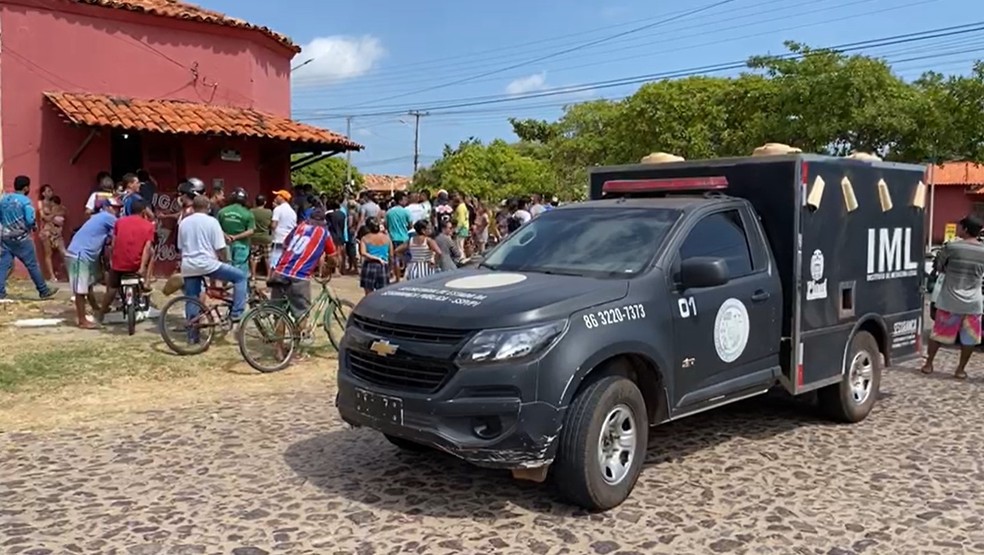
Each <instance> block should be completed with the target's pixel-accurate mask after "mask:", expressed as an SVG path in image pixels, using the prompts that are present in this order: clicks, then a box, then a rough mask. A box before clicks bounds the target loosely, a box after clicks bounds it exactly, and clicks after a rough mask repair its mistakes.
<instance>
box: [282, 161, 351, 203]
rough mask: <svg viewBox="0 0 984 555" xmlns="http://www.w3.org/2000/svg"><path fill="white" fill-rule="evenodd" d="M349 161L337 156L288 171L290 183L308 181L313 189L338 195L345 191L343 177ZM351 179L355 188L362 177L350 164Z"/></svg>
mask: <svg viewBox="0 0 984 555" xmlns="http://www.w3.org/2000/svg"><path fill="white" fill-rule="evenodd" d="M348 167H349V163H348V162H347V161H346V160H345V159H344V158H340V157H338V156H332V157H330V158H325V159H324V160H319V161H318V162H315V163H314V164H311V165H310V166H305V167H303V168H301V169H299V170H295V171H292V172H290V179H291V183H294V184H302V183H309V184H311V185H313V186H314V188H315V190H317V191H319V192H322V193H326V194H328V195H330V196H338V197H340V196H341V195H342V194H343V193H344V191H345V177H346V173H347V171H348ZM352 180H353V181H355V185H356V189H358V187H359V186H360V185H362V183H363V181H364V178H363V176H362V173H360V172H359V170H358V168H356V167H355V166H354V165H353V166H352Z"/></svg>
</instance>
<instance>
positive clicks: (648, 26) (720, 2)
mask: <svg viewBox="0 0 984 555" xmlns="http://www.w3.org/2000/svg"><path fill="white" fill-rule="evenodd" d="M732 2H735V0H717V2H714V3H713V4H708V5H707V6H703V7H701V8H697V9H694V10H690V11H687V12H683V13H681V14H679V15H676V16H672V17H668V18H664V19H660V20H658V21H655V22H652V23H647V24H646V25H642V26H639V27H634V28H632V29H629V30H627V31H622V32H621V33H616V34H614V35H609V36H607V37H602V38H600V39H595V40H593V41H589V42H585V43H581V44H579V45H575V46H572V47H570V48H565V49H563V50H559V51H557V52H553V53H550V54H546V55H544V56H539V57H536V58H532V59H529V60H525V61H522V62H518V63H515V64H512V65H510V66H506V67H503V68H499V69H495V70H492V71H486V72H484V73H479V74H477V75H472V76H470V77H463V78H461V79H456V80H454V81H449V82H447V83H442V84H440V85H432V86H430V87H425V88H423V89H418V90H415V91H411V92H408V93H401V94H396V95H391V96H387V97H383V98H379V99H376V100H368V101H366V102H361V103H359V104H355V105H352V106H350V108H358V107H360V106H365V105H367V104H374V103H376V102H385V101H387V100H394V99H397V98H403V97H405V96H409V95H413V94H419V93H422V92H428V91H433V90H437V89H443V88H446V87H450V86H453V85H459V84H461V83H467V82H468V81H472V80H475V79H480V78H482V77H488V76H489V75H495V74H497V73H502V72H505V71H509V70H511V69H516V68H519V67H523V66H526V65H530V64H535V63H537V62H542V61H544V60H549V59H551V58H556V57H557V56H563V55H564V54H569V53H571V52H575V51H577V50H583V49H585V48H590V47H592V46H595V45H598V44H602V43H605V42H609V41H612V40H615V39H617V38H620V37H624V36H627V35H630V34H633V33H638V32H640V31H644V30H646V29H652V28H653V27H658V26H659V25H663V24H666V23H669V22H672V21H676V20H678V19H682V18H684V17H689V16H691V15H695V14H698V13H701V12H705V11H707V10H711V9H714V8H716V7H718V6H723V5H725V4H730V3H732Z"/></svg>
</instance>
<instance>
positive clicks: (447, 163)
mask: <svg viewBox="0 0 984 555" xmlns="http://www.w3.org/2000/svg"><path fill="white" fill-rule="evenodd" d="M414 187H415V188H426V189H431V190H434V189H437V188H443V189H447V190H453V191H463V192H465V193H468V194H470V195H476V196H478V197H479V198H482V199H488V200H499V199H502V198H506V197H510V196H519V195H527V194H530V193H532V192H540V193H544V194H554V192H555V189H556V188H555V181H554V176H553V172H552V171H551V168H550V165H549V164H548V163H547V162H546V161H544V160H538V159H537V158H535V157H532V156H525V155H523V154H522V153H521V152H520V150H519V149H518V148H517V147H516V146H515V145H510V144H509V143H507V142H505V141H503V140H495V141H492V142H491V143H489V144H483V143H482V142H480V141H478V140H475V139H471V140H468V141H464V142H462V143H461V144H459V145H458V147H457V148H451V147H450V146H446V147H445V150H444V155H443V157H442V158H441V159H439V160H438V161H437V162H435V163H434V164H433V165H432V166H431V167H430V168H427V169H426V170H422V171H421V172H418V174H417V175H416V176H415V178H414Z"/></svg>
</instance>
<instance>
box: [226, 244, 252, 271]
mask: <svg viewBox="0 0 984 555" xmlns="http://www.w3.org/2000/svg"><path fill="white" fill-rule="evenodd" d="M249 253H250V247H249V245H248V244H246V243H232V244H231V245H229V264H230V265H231V266H232V267H233V268H236V269H237V270H242V271H243V272H245V273H246V275H247V276H248V275H249Z"/></svg>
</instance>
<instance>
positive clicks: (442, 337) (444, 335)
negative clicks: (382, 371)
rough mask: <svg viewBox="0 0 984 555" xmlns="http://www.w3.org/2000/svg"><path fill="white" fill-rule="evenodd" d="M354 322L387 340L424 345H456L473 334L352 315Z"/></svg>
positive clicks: (360, 327) (365, 330)
mask: <svg viewBox="0 0 984 555" xmlns="http://www.w3.org/2000/svg"><path fill="white" fill-rule="evenodd" d="M351 318H352V322H353V323H354V324H355V325H356V326H357V327H358V328H359V329H360V330H362V331H364V332H366V333H370V334H373V335H377V336H380V337H384V338H386V339H397V340H399V339H408V340H412V341H420V342H423V343H440V344H443V345H456V344H458V343H459V342H460V341H462V340H463V339H465V338H466V337H468V335H469V334H470V333H471V332H469V331H464V330H449V329H441V328H427V327H422V326H404V325H401V324H391V323H389V322H383V321H382V320H373V319H371V318H365V317H363V316H356V315H354V314H353V315H352V316H351Z"/></svg>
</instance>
